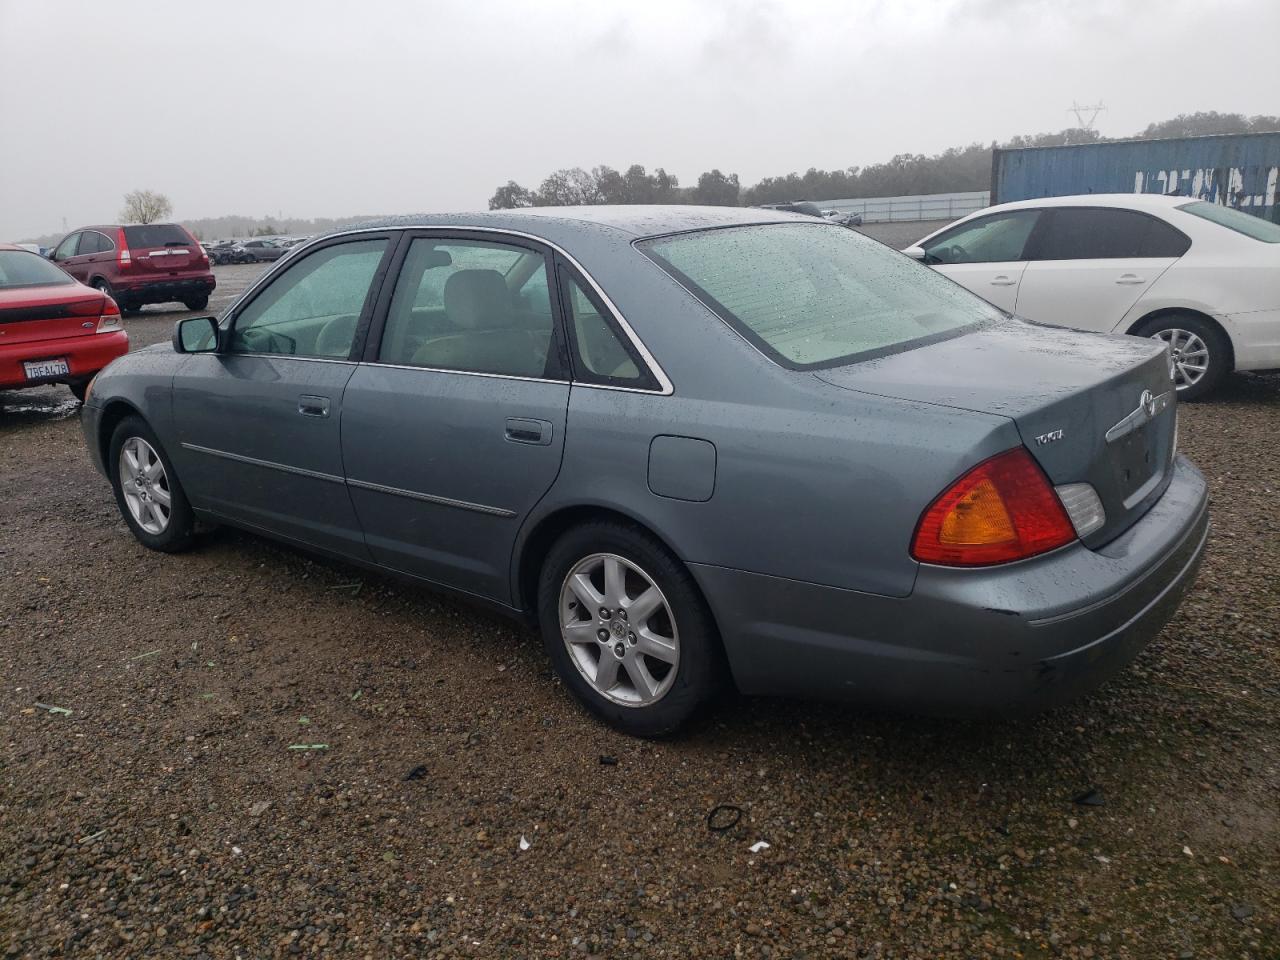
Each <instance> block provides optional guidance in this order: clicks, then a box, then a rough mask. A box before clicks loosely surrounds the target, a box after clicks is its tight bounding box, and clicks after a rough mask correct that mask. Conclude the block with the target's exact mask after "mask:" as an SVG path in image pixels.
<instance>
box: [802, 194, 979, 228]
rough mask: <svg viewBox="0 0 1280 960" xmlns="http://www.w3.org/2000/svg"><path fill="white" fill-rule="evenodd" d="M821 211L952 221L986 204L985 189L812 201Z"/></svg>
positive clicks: (875, 219)
mask: <svg viewBox="0 0 1280 960" xmlns="http://www.w3.org/2000/svg"><path fill="white" fill-rule="evenodd" d="M814 202H815V203H816V204H817V205H818V206H820V207H821V208H822V209H824V210H839V211H840V212H841V213H860V214H862V222H863V223H887V222H889V221H892V220H903V221H907V220H954V219H956V218H957V217H963V216H967V215H968V214H971V213H973V212H974V211H976V210H981V209H982V208H983V207H986V206H988V205H990V203H991V194H990V193H988V192H987V191H986V190H978V191H974V192H971V193H929V194H923V195H920V196H915V197H857V198H853V199H849V200H815V201H814Z"/></svg>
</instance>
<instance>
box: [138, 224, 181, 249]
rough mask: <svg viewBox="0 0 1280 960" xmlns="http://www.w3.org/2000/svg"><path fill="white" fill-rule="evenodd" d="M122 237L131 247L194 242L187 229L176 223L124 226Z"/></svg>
mask: <svg viewBox="0 0 1280 960" xmlns="http://www.w3.org/2000/svg"><path fill="white" fill-rule="evenodd" d="M124 238H125V239H126V240H127V241H129V246H130V248H132V249H135V250H136V249H138V248H139V247H163V246H186V245H187V244H190V243H194V242H195V241H193V240H192V239H191V237H190V236H188V235H187V231H185V230H183V229H182V228H181V227H180V226H178V225H177V224H176V223H145V224H141V225H139V226H133V227H125V228H124Z"/></svg>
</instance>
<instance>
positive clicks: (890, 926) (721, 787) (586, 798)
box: [0, 267, 1280, 960]
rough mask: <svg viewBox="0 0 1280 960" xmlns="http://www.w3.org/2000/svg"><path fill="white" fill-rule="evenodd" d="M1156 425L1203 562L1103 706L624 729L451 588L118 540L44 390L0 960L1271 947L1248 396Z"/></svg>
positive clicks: (7, 706) (34, 464)
mask: <svg viewBox="0 0 1280 960" xmlns="http://www.w3.org/2000/svg"><path fill="white" fill-rule="evenodd" d="M218 272H219V277H220V284H221V285H220V288H219V293H220V294H229V293H230V292H231V291H232V288H233V287H234V286H236V285H237V284H239V285H241V286H243V284H244V283H247V282H248V280H249V279H250V278H251V277H252V276H253V275H255V273H256V269H255V268H251V267H241V268H220V269H219V271H218ZM217 306H219V305H218V304H215V307H217ZM179 315H180V314H177V313H165V312H162V311H160V310H158V309H157V308H149V309H148V310H147V311H146V312H144V313H143V314H142V315H141V316H140V317H138V318H134V319H133V320H131V321H130V323H129V328H130V330H131V333H132V335H133V337H134V342H135V344H136V345H141V344H144V343H148V342H154V341H156V340H160V339H164V338H165V337H167V336H168V335H169V331H170V329H171V321H172V320H173V319H175V318H176V317H177V316H179ZM1180 415H1181V417H1182V445H1183V448H1184V449H1185V450H1186V451H1187V452H1188V453H1189V454H1190V455H1191V456H1192V457H1193V458H1194V459H1195V460H1196V461H1197V462H1198V463H1199V464H1200V466H1201V468H1202V469H1203V470H1204V471H1205V473H1206V475H1207V476H1208V477H1209V479H1210V482H1211V484H1212V496H1213V519H1214V529H1213V534H1212V538H1211V545H1210V553H1209V557H1208V560H1207V561H1206V564H1205V566H1204V569H1203V572H1202V573H1201V576H1200V579H1199V583H1198V585H1197V587H1196V588H1195V589H1194V591H1193V592H1192V594H1191V595H1190V597H1189V598H1188V599H1187V601H1186V603H1185V604H1184V606H1183V609H1182V612H1181V614H1180V616H1179V618H1178V620H1177V621H1176V622H1175V623H1174V624H1172V625H1171V626H1170V627H1169V628H1168V629H1166V630H1165V632H1164V633H1163V634H1162V635H1161V636H1160V637H1159V638H1158V639H1157V640H1156V641H1155V642H1154V643H1153V644H1152V645H1151V646H1150V647H1149V648H1148V649H1147V651H1146V652H1145V653H1144V654H1143V655H1142V656H1141V657H1140V658H1139V659H1138V661H1137V662H1136V663H1135V664H1134V666H1133V667H1132V668H1131V669H1129V670H1128V671H1126V672H1125V673H1124V674H1123V675H1122V676H1121V677H1119V678H1118V679H1116V680H1115V681H1113V682H1112V683H1110V684H1109V685H1107V686H1106V687H1104V688H1103V689H1102V690H1101V691H1100V692H1098V693H1097V694H1096V695H1094V696H1092V697H1089V698H1087V699H1085V700H1083V701H1081V702H1079V703H1077V704H1075V705H1073V706H1071V707H1069V708H1065V709H1062V710H1059V711H1056V712H1053V713H1050V714H1046V715H1041V716H1038V717H1034V718H1031V719H1026V720H1022V721H1018V722H1013V721H984V722H966V723H958V722H945V721H938V720H922V719H915V718H909V717H899V716H892V715H887V714H879V713H875V714H873V713H866V712H861V711H858V710H857V709H855V708H852V707H847V706H833V705H818V704H809V703H802V702H790V701H771V700H753V701H747V700H744V699H742V698H739V697H729V698H727V699H726V700H725V701H724V702H722V703H719V704H717V705H716V706H715V708H714V709H712V710H710V711H709V712H708V713H707V715H706V716H705V717H704V718H703V719H702V720H701V721H700V722H699V723H698V724H697V725H696V726H695V727H694V728H693V729H691V730H689V731H688V732H687V733H686V734H685V735H683V736H682V737H680V738H678V739H675V740H671V741H667V742H661V743H645V742H640V741H636V740H630V739H627V738H625V737H623V736H620V735H618V734H615V733H613V732H612V731H610V730H608V729H606V728H604V727H602V726H600V725H599V724H598V723H596V722H594V721H593V720H591V719H590V718H589V717H588V716H587V715H586V714H585V713H584V712H583V711H582V710H580V709H578V708H577V707H576V706H575V705H574V703H573V702H571V700H570V699H569V697H568V695H567V693H566V692H565V691H564V690H563V689H561V688H560V687H559V686H558V685H557V683H556V682H555V681H554V680H553V678H552V676H551V672H550V670H549V668H548V665H547V663H546V661H545V658H544V656H543V654H542V653H541V650H540V647H539V643H538V641H537V640H536V638H535V637H533V636H532V635H531V634H528V633H526V632H524V631H523V630H521V629H519V628H516V627H513V626H511V625H510V624H508V623H505V622H502V621H499V620H495V619H492V618H490V617H489V616H487V615H485V614H482V613H477V612H475V611H473V610H471V609H469V608H465V607H462V606H459V605H455V604H454V603H453V602H452V601H449V600H443V599H440V598H438V597H435V596H433V595H431V594H428V593H426V592H425V591H421V590H417V589H413V588H408V587H405V586H403V585H401V584H400V583H398V582H393V581H391V580H384V579H380V578H378V577H375V576H371V575H369V574H367V573H364V572H362V571H357V570H354V569H352V568H346V567H343V566H341V565H336V564H334V565H330V564H327V563H324V562H318V561H315V560H312V559H310V558H308V557H306V556H304V555H303V554H300V553H296V552H293V551H290V550H288V549H284V548H281V547H279V546H276V545H273V544H271V543H269V542H267V541H264V540H260V539H257V538H254V537H252V536H249V535H245V534H240V533H237V532H234V531H215V532H213V533H211V534H209V535H207V536H206V537H205V538H204V540H203V542H202V545H201V547H200V548H199V549H197V550H196V551H195V552H193V553H190V554H186V555H183V556H177V557H169V556H162V555H159V554H154V553H150V552H148V551H146V550H144V549H143V548H142V547H141V546H139V545H138V544H137V543H135V542H134V540H133V538H132V537H131V536H130V535H129V534H128V532H127V530H126V528H125V526H124V524H123V522H122V521H121V520H120V519H119V518H118V516H117V513H116V509H115V505H114V503H113V501H112V499H111V496H110V492H109V489H108V487H107V484H106V482H105V481H104V480H102V479H101V478H100V477H98V476H97V475H96V474H95V473H94V472H93V470H92V468H91V467H90V466H89V463H88V461H87V459H86V456H85V453H84V450H83V448H82V444H81V440H80V436H79V428H78V424H77V422H76V419H75V407H74V404H71V403H69V402H67V395H66V394H65V391H59V390H53V389H49V390H41V391H31V392H28V393H19V392H13V393H0V464H3V467H2V468H0V470H2V473H0V475H2V476H3V480H4V491H5V497H4V499H3V501H0V564H2V568H3V571H4V576H3V578H0V716H2V717H3V719H4V723H3V732H2V733H0V838H3V839H2V840H0V956H14V957H45V956H76V957H80V956H83V957H97V956H103V957H139V958H141V957H171V956H172V957H183V956H190V957H243V958H251V957H253V958H256V957H275V956H291V955H297V956H306V957H321V956H343V957H346V956H352V957H370V958H383V957H393V956H396V957H398V956H414V957H419V956H459V957H500V958H506V957H534V956H537V957H543V956H546V957H557V956H559V957H573V956H584V955H595V956H600V957H609V958H615V957H624V958H626V957H682V958H683V957H714V958H727V957H785V958H799V957H809V958H825V957H877V958H887V957H899V958H907V957H919V958H925V957H979V956H997V957H1058V956H1062V957H1082V958H1083V957H1132V958H1142V960H1145V958H1192V957H1194V958H1205V957H1214V958H1217V957H1222V958H1259V960H1274V958H1276V957H1278V956H1280V738H1278V737H1277V733H1278V732H1280V710H1278V709H1277V695H1278V694H1280V680H1278V679H1277V678H1278V677H1280V670H1278V668H1280V656H1278V655H1277V649H1276V643H1277V634H1278V633H1280V590H1277V584H1278V583H1280V520H1278V519H1277V511H1276V500H1277V493H1278V492H1280V452H1278V451H1280V377H1248V376H1238V377H1235V378H1232V380H1231V382H1230V383H1229V384H1228V385H1227V386H1226V388H1225V389H1223V390H1222V391H1221V392H1220V394H1219V395H1218V397H1217V398H1216V399H1214V400H1213V401H1211V402H1208V403H1204V404H1200V405H1195V406H1187V407H1184V408H1183V409H1182V410H1181V414H1180ZM37 704H46V705H50V706H53V707H56V708H59V709H57V710H54V711H51V710H49V709H48V708H47V707H41V706H37ZM64 711H67V712H64ZM319 745H323V748H321V747H320V746H319ZM300 746H307V747H313V749H293V748H294V747H300ZM717 804H734V805H736V806H737V807H739V808H741V811H742V812H741V819H740V820H739V821H738V822H737V823H736V824H735V825H733V826H731V827H729V828H728V829H726V830H723V831H712V830H710V829H708V822H707V815H708V813H709V811H711V810H712V808H713V807H715V806H716V805H717ZM760 840H763V841H766V842H767V843H768V844H770V846H769V847H768V849H763V850H760V851H759V852H755V853H753V852H752V851H751V845H752V844H755V843H756V841H760ZM525 844H527V849H522V847H524V846H525ZM6 951H7V952H6Z"/></svg>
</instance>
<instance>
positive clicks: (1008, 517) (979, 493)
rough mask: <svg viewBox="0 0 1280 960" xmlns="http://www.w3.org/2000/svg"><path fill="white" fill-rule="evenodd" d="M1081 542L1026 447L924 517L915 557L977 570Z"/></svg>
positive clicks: (987, 463) (990, 463)
mask: <svg viewBox="0 0 1280 960" xmlns="http://www.w3.org/2000/svg"><path fill="white" fill-rule="evenodd" d="M1074 539H1076V532H1075V528H1074V527H1073V526H1072V525H1071V520H1070V518H1069V517H1068V516H1067V512H1066V510H1064V509H1063V506H1062V502H1061V501H1060V500H1059V499H1058V495H1057V494H1056V493H1055V492H1054V490H1053V485H1052V484H1051V483H1050V482H1049V478H1048V477H1047V476H1045V473H1044V471H1043V470H1041V469H1040V465H1039V464H1037V463H1036V462H1035V460H1034V458H1032V456H1031V454H1030V453H1028V452H1027V449H1026V448H1025V447H1016V448H1014V449H1013V450H1007V451H1005V452H1004V453H1001V454H998V455H997V456H994V457H992V458H991V459H989V460H984V461H983V462H982V463H980V464H978V465H977V466H976V467H974V468H973V469H972V470H970V471H969V472H968V473H966V474H965V475H964V476H962V477H961V478H960V479H959V480H957V481H956V482H955V483H953V484H952V485H951V486H950V487H948V488H947V489H946V490H945V491H943V493H942V494H941V495H940V496H939V497H938V498H937V499H936V500H934V501H933V503H931V504H930V505H929V507H928V509H926V510H925V512H924V514H923V515H922V516H921V517H920V522H919V524H917V526H916V533H915V537H914V538H913V539H912V542H911V555H912V556H913V557H915V559H917V560H919V561H920V562H922V563H936V564H942V565H944V566H953V567H977V566H987V565H990V564H995V563H1008V562H1010V561H1012V560H1023V559H1025V558H1027V557H1033V556H1035V555H1036V554H1038V553H1044V552H1045V551H1048V550H1053V549H1056V548H1057V547H1060V546H1062V545H1063V544H1067V543H1070V542H1071V541H1072V540H1074Z"/></svg>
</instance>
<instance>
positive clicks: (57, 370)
mask: <svg viewBox="0 0 1280 960" xmlns="http://www.w3.org/2000/svg"><path fill="white" fill-rule="evenodd" d="M22 369H23V370H24V371H26V374H27V379H28V380H43V379H45V378H46V377H65V376H66V375H67V374H68V373H70V372H71V368H70V367H68V366H67V361H66V360H34V361H31V362H28V363H24V364H23V365H22Z"/></svg>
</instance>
